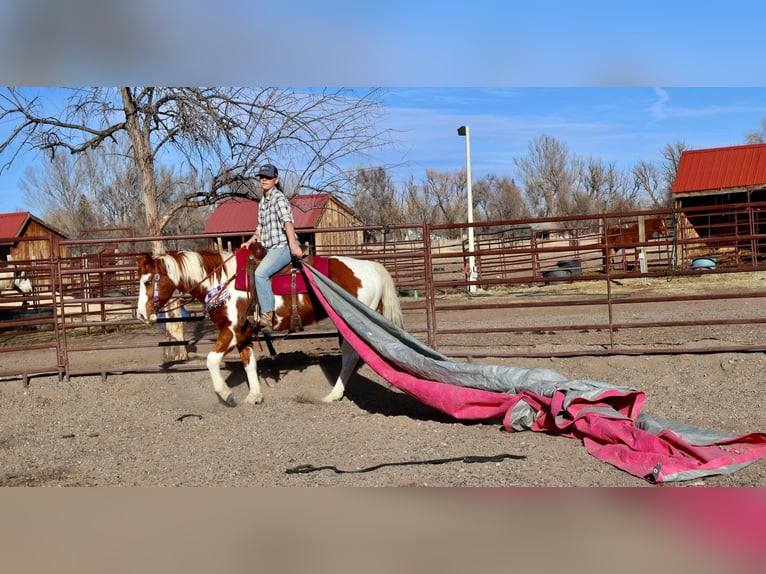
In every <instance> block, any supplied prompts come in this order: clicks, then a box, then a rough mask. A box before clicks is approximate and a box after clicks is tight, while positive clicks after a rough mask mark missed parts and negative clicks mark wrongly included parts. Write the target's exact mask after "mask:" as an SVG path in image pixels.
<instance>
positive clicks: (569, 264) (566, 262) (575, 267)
mask: <svg viewBox="0 0 766 574" xmlns="http://www.w3.org/2000/svg"><path fill="white" fill-rule="evenodd" d="M556 267H560V268H561V269H567V270H569V274H570V275H571V276H573V277H574V276H575V275H580V274H582V261H580V260H579V259H563V260H561V261H557V262H556Z"/></svg>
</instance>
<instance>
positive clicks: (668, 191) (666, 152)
mask: <svg viewBox="0 0 766 574" xmlns="http://www.w3.org/2000/svg"><path fill="white" fill-rule="evenodd" d="M688 149H690V148H689V147H688V146H687V145H686V144H685V143H684V142H682V141H678V142H676V143H674V144H667V145H666V146H665V147H664V148H662V167H661V170H662V188H663V189H662V191H663V193H664V197H662V198H658V199H659V202H658V203H657V206H658V207H670V206H671V205H672V204H673V183H674V182H675V181H676V175H677V174H678V164H679V163H681V154H683V153H684V152H685V151H686V150H688Z"/></svg>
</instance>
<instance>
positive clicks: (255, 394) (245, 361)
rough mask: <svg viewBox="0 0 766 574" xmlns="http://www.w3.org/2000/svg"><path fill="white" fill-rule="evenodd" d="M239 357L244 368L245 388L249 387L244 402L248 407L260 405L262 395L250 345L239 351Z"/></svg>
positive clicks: (253, 353)
mask: <svg viewBox="0 0 766 574" xmlns="http://www.w3.org/2000/svg"><path fill="white" fill-rule="evenodd" d="M239 356H240V357H241V358H242V365H243V366H244V367H245V374H246V375H247V386H248V387H250V392H249V393H248V394H247V397H246V398H245V402H246V403H247V404H250V405H257V404H259V403H262V402H263V395H262V394H261V381H260V380H259V379H258V368H257V365H256V361H255V352H254V351H253V348H252V347H251V346H250V345H246V346H244V347H242V348H241V349H240V351H239Z"/></svg>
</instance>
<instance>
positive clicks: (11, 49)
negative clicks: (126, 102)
mask: <svg viewBox="0 0 766 574" xmlns="http://www.w3.org/2000/svg"><path fill="white" fill-rule="evenodd" d="M129 6H130V9H129V10H126V9H125V7H124V6H122V7H121V3H92V2H82V1H75V0H59V1H58V2H50V1H49V0H27V1H26V2H23V3H19V2H13V1H12V0H0V84H2V85H17V86H18V85H22V86H56V85H72V86H83V85H252V86H257V85H280V86H316V87H320V86H382V87H384V88H386V90H387V93H386V95H385V98H384V103H385V105H386V107H387V114H386V117H385V121H386V126H385V127H390V128H392V129H395V130H399V132H400V133H399V140H400V142H399V145H398V147H397V149H395V150H392V151H391V152H389V153H386V154H380V156H379V157H377V158H375V159H376V160H379V162H380V163H404V164H405V165H404V166H403V168H402V169H401V170H400V171H399V172H398V174H397V177H398V178H399V179H403V178H404V177H406V175H408V174H409V173H412V174H413V175H414V176H415V178H416V179H418V178H420V177H421V176H422V174H423V172H424V170H425V169H426V168H432V169H436V170H439V171H444V170H455V169H459V168H460V167H462V166H463V165H464V163H465V143H464V138H460V137H458V136H457V133H456V130H457V127H458V126H460V125H468V126H469V127H470V130H471V158H472V168H473V174H474V177H481V176H482V175H484V174H486V173H489V172H492V173H496V174H497V175H508V176H511V177H513V176H514V172H513V166H512V163H513V158H514V157H518V156H523V155H524V154H526V152H527V146H528V144H529V142H530V141H531V140H532V139H533V138H536V137H538V136H540V135H542V134H545V135H550V136H553V137H555V138H557V139H559V140H561V141H562V142H564V143H565V144H567V146H568V147H569V149H570V151H571V152H572V153H574V154H577V155H581V156H592V157H594V158H596V159H601V160H604V161H614V162H616V163H617V164H618V165H620V166H623V167H628V166H630V165H632V164H634V163H635V162H637V161H642V160H643V161H651V162H655V161H658V160H659V157H660V150H661V148H662V147H663V146H664V145H665V144H668V143H675V142H677V141H683V142H684V143H686V144H687V146H689V147H691V148H694V149H700V148H705V147H717V146H725V145H735V144H739V143H742V142H743V141H744V137H745V133H746V132H747V131H751V130H757V129H759V128H760V127H761V119H763V118H766V67H764V66H763V63H762V54H763V47H762V27H763V22H765V21H766V4H760V3H753V2H751V1H750V0H730V1H728V2H727V3H726V4H725V5H722V6H720V7H719V8H718V9H716V10H715V11H713V10H708V9H707V8H705V7H704V6H702V5H701V4H699V2H696V1H695V2H692V1H691V0H674V1H672V2H666V1H664V0H663V1H659V0H644V1H643V2H640V3H637V2H615V1H614V0H576V1H575V0H537V1H536V2H527V1H524V2H522V1H513V0H474V1H473V2H470V3H469V2H465V1H460V2H458V1H456V0H442V1H441V2H438V3H437V2H422V1H421V2H417V1H412V0H407V1H406V2H405V1H404V0H389V1H388V2H386V3H364V2H357V1H351V0H326V1H325V2H315V1H314V0H284V1H283V2H280V3H265V2H247V1H245V0H220V1H219V2H217V3H215V6H212V5H211V3H209V2H203V1H202V0H184V1H181V0H168V1H167V2H162V3H156V2H153V1H150V0H134V2H133V3H131V4H130V5H129ZM181 6H182V7H183V8H184V9H183V10H182V11H181V10H179V8H180V7H181ZM145 10H150V12H151V14H152V18H151V19H148V20H147V19H145V18H142V17H140V15H141V14H143V13H145ZM131 18H133V19H134V20H131ZM136 18H137V20H135V19H136ZM115 22H120V23H121V26H115V25H114V23H115ZM136 22H138V23H139V24H141V25H143V27H141V28H140V29H139V28H138V27H137V26H136ZM43 29H44V31H45V33H41V32H40V31H41V30H43ZM202 38H204V41H201V39H202ZM658 86H659V87H658ZM4 129H7V126H4V125H2V124H0V132H2V130H4ZM1 159H2V158H0V160H1ZM23 167H24V165H23V164H22V163H19V164H18V165H16V166H14V169H13V170H11V171H7V172H4V173H3V174H2V175H0V197H2V200H3V206H4V207H3V210H4V211H7V210H11V209H16V208H21V209H26V208H27V207H28V206H26V205H24V204H23V198H21V196H20V195H19V193H18V191H17V186H18V180H19V178H20V176H21V174H22V173H23Z"/></svg>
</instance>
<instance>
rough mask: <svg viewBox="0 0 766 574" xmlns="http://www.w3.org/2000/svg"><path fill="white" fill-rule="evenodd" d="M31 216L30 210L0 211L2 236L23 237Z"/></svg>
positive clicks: (0, 234) (0, 235)
mask: <svg viewBox="0 0 766 574" xmlns="http://www.w3.org/2000/svg"><path fill="white" fill-rule="evenodd" d="M30 216H31V214H30V213H29V212H28V211H17V212H15V213H0V237H21V234H22V232H23V231H24V226H25V225H26V224H27V220H29V218H30Z"/></svg>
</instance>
